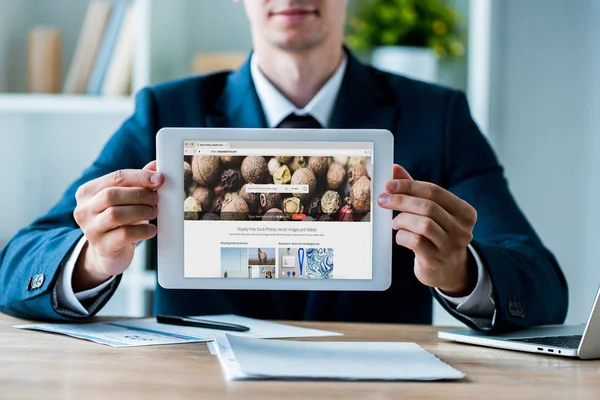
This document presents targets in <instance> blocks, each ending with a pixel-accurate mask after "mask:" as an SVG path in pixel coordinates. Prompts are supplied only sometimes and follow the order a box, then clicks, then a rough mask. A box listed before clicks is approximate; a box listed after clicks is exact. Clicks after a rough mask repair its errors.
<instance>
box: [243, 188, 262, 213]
mask: <svg viewBox="0 0 600 400" xmlns="http://www.w3.org/2000/svg"><path fill="white" fill-rule="evenodd" d="M247 190H248V184H245V185H244V186H242V188H241V189H240V197H241V198H242V199H244V200H245V201H246V204H248V208H250V211H251V212H257V211H258V207H260V194H259V193H248V192H247Z"/></svg>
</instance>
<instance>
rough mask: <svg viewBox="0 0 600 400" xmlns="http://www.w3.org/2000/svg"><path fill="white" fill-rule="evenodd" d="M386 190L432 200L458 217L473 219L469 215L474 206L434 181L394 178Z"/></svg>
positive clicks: (391, 192)
mask: <svg viewBox="0 0 600 400" xmlns="http://www.w3.org/2000/svg"><path fill="white" fill-rule="evenodd" d="M386 191H387V192H388V193H390V194H405V195H409V196H413V197H419V198H422V199H427V200H431V201H433V202H435V203H437V204H439V205H440V206H441V207H442V208H443V209H445V210H446V211H448V212H449V213H450V214H452V215H454V216H456V217H459V218H465V219H468V220H471V219H472V218H469V217H472V215H471V211H472V209H473V207H471V206H470V205H469V204H468V203H467V202H466V201H464V200H462V199H460V198H459V197H457V196H456V195H454V194H453V193H450V192H449V191H448V190H446V189H443V188H441V187H440V186H438V185H434V184H433V183H429V182H421V181H409V180H406V179H402V180H393V181H390V182H388V183H387V184H386Z"/></svg>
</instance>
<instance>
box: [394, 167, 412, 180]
mask: <svg viewBox="0 0 600 400" xmlns="http://www.w3.org/2000/svg"><path fill="white" fill-rule="evenodd" d="M394 179H409V180H411V181H414V179H413V178H412V176H410V174H409V173H408V171H407V170H405V169H404V168H402V167H401V166H399V165H398V164H394Z"/></svg>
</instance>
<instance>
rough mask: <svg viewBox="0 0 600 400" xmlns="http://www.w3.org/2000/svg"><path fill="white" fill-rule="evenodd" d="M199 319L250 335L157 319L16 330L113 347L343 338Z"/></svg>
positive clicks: (227, 318) (242, 320) (237, 320)
mask: <svg viewBox="0 0 600 400" xmlns="http://www.w3.org/2000/svg"><path fill="white" fill-rule="evenodd" d="M198 318H202V319H206V320H210V321H219V322H229V323H232V324H238V325H244V326H247V327H249V328H250V331H248V332H228V331H223V330H216V329H204V328H194V327H189V326H177V325H166V324H159V323H158V322H156V319H155V318H143V319H132V320H125V321H116V322H111V323H104V322H96V323H87V324H64V323H62V324H34V325H18V326H15V328H21V329H32V330H39V331H45V332H53V333H61V334H64V335H68V336H73V337H77V338H80V339H86V340H91V341H93V342H96V343H100V344H105V345H108V346H113V347H134V346H153V345H161V344H176V343H192V342H206V341H212V340H214V339H215V338H216V337H217V336H223V335H225V334H232V335H238V336H245V337H251V338H298V337H323V336H340V335H342V334H341V333H338V332H329V331H322V330H317V329H308V328H301V327H296V326H292V325H285V324H278V323H274V322H266V321H261V320H258V319H253V318H246V317H240V316H237V315H205V316H202V317H198ZM132 332H133V333H132Z"/></svg>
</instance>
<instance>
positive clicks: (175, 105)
mask: <svg viewBox="0 0 600 400" xmlns="http://www.w3.org/2000/svg"><path fill="white" fill-rule="evenodd" d="M346 3H347V2H346V1H343V0H248V1H246V2H245V8H246V12H247V15H248V18H249V20H250V24H251V27H252V38H253V43H254V53H253V54H252V55H251V58H250V60H249V61H248V62H247V63H246V64H245V65H244V66H243V67H242V68H241V69H240V70H238V71H236V72H233V73H218V74H213V75H209V76H203V77H194V78H189V79H184V80H180V81H176V82H170V83H165V84H162V85H158V86H155V87H152V88H148V89H145V90H143V91H142V92H141V93H140V94H139V95H138V97H137V107H136V111H135V113H134V115H133V116H132V117H131V118H130V119H129V120H127V121H126V122H125V123H124V124H123V126H122V127H121V129H120V130H119V131H118V132H117V133H116V134H115V135H114V136H113V138H112V139H111V140H110V141H109V142H108V144H107V145H106V147H105V149H104V151H103V152H102V153H101V154H100V156H99V158H98V160H96V162H95V163H94V164H93V165H92V166H91V167H90V168H89V169H88V170H86V171H85V172H84V174H83V176H82V177H81V178H80V179H79V180H77V181H76V182H75V183H74V184H73V185H72V186H71V187H70V188H69V189H68V190H67V192H66V193H65V195H64V197H63V198H62V200H60V202H59V203H58V204H57V205H56V207H54V208H53V209H52V210H51V211H50V212H49V213H48V214H47V215H46V216H44V217H42V218H41V219H39V220H38V221H36V222H34V223H33V224H32V225H31V226H29V227H28V228H26V229H24V230H23V231H21V232H19V233H18V234H17V235H16V237H15V238H14V239H13V240H12V241H11V242H10V243H9V244H8V245H7V246H6V248H5V249H4V250H3V252H2V253H1V254H0V310H2V311H3V312H6V313H9V314H13V315H16V316H20V317H25V318H46V319H77V318H85V317H87V316H89V315H93V314H94V313H95V312H97V311H98V310H99V309H100V308H101V307H102V306H103V305H104V303H106V301H108V299H109V297H110V295H111V294H112V293H114V291H115V290H116V287H117V285H118V282H119V277H120V274H121V273H122V272H123V271H125V270H126V269H127V268H128V266H129V264H130V263H131V260H132V258H133V254H134V251H135V246H136V244H137V243H139V242H140V241H142V240H146V239H149V238H151V237H153V236H155V235H156V233H157V229H156V227H155V226H154V225H152V224H151V223H149V222H148V221H151V220H154V219H155V218H156V216H157V208H156V205H157V202H158V196H157V193H156V191H155V190H156V189H158V188H160V187H161V186H162V184H163V182H164V177H163V176H162V175H161V174H159V173H156V172H155V164H154V162H153V161H152V160H154V157H155V148H154V143H155V134H156V132H157V131H158V130H159V129H160V128H161V127H165V126H168V127H173V126H178V127H204V126H210V127H315V128H316V127H328V128H383V129H389V130H390V131H391V132H393V134H394V136H395V149H394V151H395V161H396V162H397V164H398V165H396V166H395V167H394V172H393V174H394V179H393V180H392V181H390V182H388V184H387V186H386V193H382V194H381V195H380V196H379V197H378V200H377V201H378V204H379V206H381V207H385V208H389V209H392V210H396V211H400V212H401V213H399V214H398V216H396V217H395V219H394V223H393V227H394V229H395V231H396V233H395V242H396V245H395V246H394V250H393V274H392V278H393V283H392V286H391V287H390V289H388V290H387V291H385V292H352V293H348V292H277V291H270V292H268V291H261V292H247V291H209V290H206V291H188V290H165V289H162V288H160V287H157V295H156V303H155V311H156V312H160V313H170V314H180V315H191V314H194V315H198V314H211V313H237V314H242V315H246V316H251V317H257V318H272V319H311V320H333V321H379V322H410V323H430V322H431V295H430V290H429V289H428V287H429V288H431V293H433V295H434V297H435V298H436V299H437V300H438V301H440V302H441V304H442V305H443V306H444V307H445V308H446V309H447V310H449V311H450V312H451V313H452V314H453V315H455V316H456V317H457V318H458V319H460V320H461V321H463V322H465V323H466V324H468V325H469V326H471V327H473V328H475V329H482V330H487V329H495V330H510V329H517V328H520V327H526V326H531V325H536V324H545V323H561V322H563V320H564V318H565V314H566V310H567V287H566V282H565V279H564V276H563V274H562V272H561V270H560V268H559V266H558V265H557V263H556V260H555V259H554V257H553V256H552V254H551V253H550V252H549V251H548V250H547V249H545V248H544V246H543V245H542V243H541V242H540V240H539V239H538V237H537V236H536V234H535V232H534V231H533V229H532V228H531V226H530V225H529V224H528V222H527V221H526V219H525V217H524V216H523V215H522V214H521V212H520V211H519V209H518V207H517V206H516V204H515V202H514V200H513V198H512V197H511V195H510V193H509V191H508V188H507V183H506V181H505V180H504V178H503V175H502V169H501V167H500V166H499V164H498V162H497V161H496V158H495V156H494V154H493V152H492V150H491V149H490V147H489V145H488V144H487V142H486V141H485V139H484V138H483V136H482V135H481V133H480V132H479V130H478V128H477V126H476V125H475V123H474V122H473V120H472V118H471V116H470V114H469V109H468V105H467V101H466V99H465V96H464V95H463V94H461V93H458V92H454V91H451V90H447V89H443V88H440V87H437V86H433V85H427V84H424V83H420V82H416V81H413V80H409V79H406V78H403V77H399V76H395V75H391V74H386V73H383V72H381V71H377V70H375V69H372V68H370V67H367V66H364V65H362V64H360V63H359V62H358V61H357V60H356V59H355V58H354V57H353V56H352V55H351V54H350V53H349V52H347V51H346V50H345V49H344V48H343V28H344V21H345V11H346V6H347V4H346ZM400 165H402V167H401V166H400ZM144 166H145V167H144ZM142 168H143V169H142ZM408 171H410V174H409V172H408ZM267 303H268V304H272V305H273V306H272V307H262V305H263V304H267Z"/></svg>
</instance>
